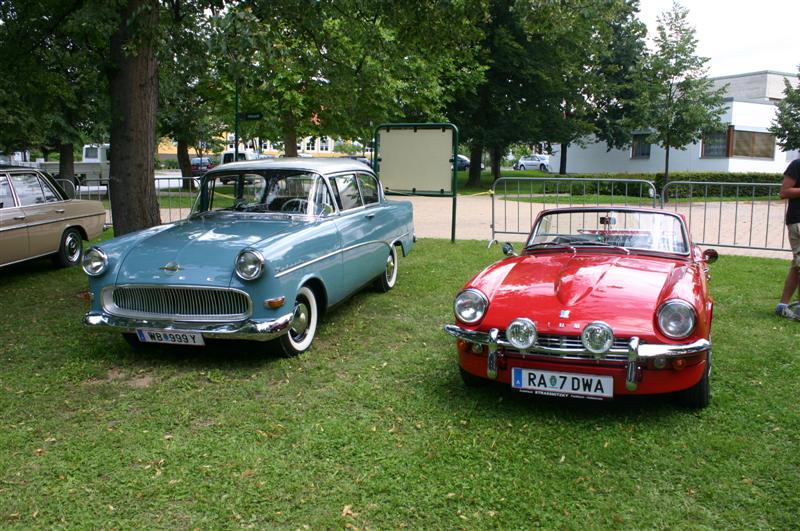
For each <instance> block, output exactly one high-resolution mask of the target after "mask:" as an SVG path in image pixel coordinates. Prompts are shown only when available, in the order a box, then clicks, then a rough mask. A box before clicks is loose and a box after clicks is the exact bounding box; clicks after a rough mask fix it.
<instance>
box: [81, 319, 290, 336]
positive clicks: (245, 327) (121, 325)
mask: <svg viewBox="0 0 800 531" xmlns="http://www.w3.org/2000/svg"><path fill="white" fill-rule="evenodd" d="M293 315H294V314H293V313H287V314H286V315H282V316H280V317H278V318H277V319H264V320H260V319H248V320H246V321H238V322H233V323H220V322H211V323H203V322H186V321H169V320H163V319H132V318H130V317H117V316H114V315H109V314H107V313H103V312H89V313H87V314H86V315H85V316H84V317H83V324H85V325H87V326H90V327H93V328H94V327H108V328H111V329H114V330H115V331H118V332H136V329H137V328H148V329H152V330H162V331H165V332H196V333H198V334H203V337H207V338H215V339H246V340H251V341H269V340H271V339H275V338H276V337H279V336H281V335H283V334H285V333H286V332H288V331H289V325H291V324H292V317H293Z"/></svg>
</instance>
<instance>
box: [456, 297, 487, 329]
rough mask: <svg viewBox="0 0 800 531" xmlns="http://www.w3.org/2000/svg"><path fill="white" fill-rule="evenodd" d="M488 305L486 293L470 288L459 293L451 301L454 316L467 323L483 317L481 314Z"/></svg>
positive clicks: (472, 322) (475, 321)
mask: <svg viewBox="0 0 800 531" xmlns="http://www.w3.org/2000/svg"><path fill="white" fill-rule="evenodd" d="M488 306H489V301H488V300H487V299H486V295H484V294H483V293H481V292H480V291H478V290H476V289H472V288H469V289H465V290H464V291H462V292H461V293H459V294H458V296H457V297H456V300H455V302H454V303H453V309H454V310H455V312H456V317H458V320H459V321H461V322H463V323H467V324H474V323H477V322H478V321H480V320H481V319H483V314H485V313H486V308H487V307H488Z"/></svg>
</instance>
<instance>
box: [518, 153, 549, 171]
mask: <svg viewBox="0 0 800 531" xmlns="http://www.w3.org/2000/svg"><path fill="white" fill-rule="evenodd" d="M514 169H515V170H522V171H524V170H539V171H546V172H549V171H550V155H525V156H522V157H520V158H519V160H518V161H517V163H516V164H514Z"/></svg>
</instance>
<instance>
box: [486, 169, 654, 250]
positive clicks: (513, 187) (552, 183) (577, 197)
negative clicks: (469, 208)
mask: <svg viewBox="0 0 800 531" xmlns="http://www.w3.org/2000/svg"><path fill="white" fill-rule="evenodd" d="M491 196H492V240H495V236H496V235H497V234H528V233H529V232H530V229H531V225H533V220H534V219H535V218H536V216H537V215H538V214H539V212H541V211H542V210H545V209H547V208H555V207H565V206H578V205H582V206H598V205H617V206H649V207H655V206H657V204H658V203H657V201H658V194H657V193H656V187H655V185H654V184H653V183H652V182H650V181H644V180H640V179H602V178H598V179H586V178H574V179H572V178H569V177H559V178H556V179H553V178H549V177H501V178H500V179H497V180H496V181H495V182H494V184H493V185H492V194H491ZM498 201H499V202H500V204H499V205H498V204H497V203H498Z"/></svg>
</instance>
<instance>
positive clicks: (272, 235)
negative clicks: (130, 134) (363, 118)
mask: <svg viewBox="0 0 800 531" xmlns="http://www.w3.org/2000/svg"><path fill="white" fill-rule="evenodd" d="M226 182H230V184H225V183H226ZM414 239H415V238H414V226H413V217H412V208H411V203H409V202H405V201H387V200H386V198H385V197H384V194H383V187H382V186H381V183H380V181H379V180H378V178H377V176H376V175H375V174H374V173H373V172H372V170H371V169H370V168H368V167H366V166H364V165H363V164H361V163H359V162H355V161H352V160H348V159H340V158H314V159H300V158H290V159H273V160H257V161H246V162H234V163H230V164H223V165H220V166H218V167H217V168H214V169H213V170H211V171H209V172H208V173H206V175H205V176H204V177H203V180H202V183H201V187H200V191H199V195H198V198H197V203H196V205H195V207H194V209H193V211H192V213H191V215H190V216H189V218H188V219H186V220H184V221H180V222H178V223H173V224H167V225H160V226H157V227H153V228H150V229H147V230H143V231H140V232H136V233H133V234H128V235H125V236H122V237H120V238H116V239H113V240H110V241H108V242H104V243H103V244H101V245H99V246H97V247H93V248H92V249H90V250H89V251H88V252H87V254H86V257H85V259H84V265H83V268H84V271H85V272H86V273H87V274H88V275H89V288H90V290H91V292H92V294H93V297H94V298H93V302H92V306H91V309H90V311H89V312H88V313H87V314H86V316H85V318H84V322H85V323H86V324H87V325H89V326H92V327H96V328H107V329H109V330H116V331H119V332H122V333H123V335H124V336H125V338H126V339H127V340H128V341H130V342H131V343H133V344H136V345H138V344H141V343H168V344H181V345H203V344H205V342H206V340H208V339H212V338H214V339H247V340H253V341H267V340H274V342H275V348H276V350H277V351H279V352H281V353H283V354H284V355H296V354H299V353H301V352H304V351H306V350H308V348H309V347H311V344H312V341H313V340H314V336H315V334H316V331H317V325H318V321H319V318H320V317H321V316H322V315H323V314H324V313H325V311H326V310H327V309H328V308H330V307H331V306H333V305H335V304H337V303H339V302H342V301H343V300H345V299H346V298H347V297H348V296H349V295H351V294H352V293H354V292H356V291H358V290H360V289H361V288H363V287H364V286H368V285H372V286H374V287H375V289H377V290H378V291H380V292H386V291H388V290H390V289H391V288H392V287H393V286H394V285H395V282H396V281H397V273H398V257H399V256H400V255H401V254H402V255H404V256H405V255H407V254H408V253H409V252H410V251H411V248H412V246H413V243H414Z"/></svg>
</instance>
